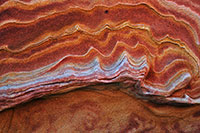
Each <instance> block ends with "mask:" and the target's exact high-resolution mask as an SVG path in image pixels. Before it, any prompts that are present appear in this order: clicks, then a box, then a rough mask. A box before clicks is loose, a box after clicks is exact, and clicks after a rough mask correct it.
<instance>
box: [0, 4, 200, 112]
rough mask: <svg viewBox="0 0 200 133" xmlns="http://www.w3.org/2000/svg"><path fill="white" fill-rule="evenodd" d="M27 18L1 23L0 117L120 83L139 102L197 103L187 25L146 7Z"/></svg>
mask: <svg viewBox="0 0 200 133" xmlns="http://www.w3.org/2000/svg"><path fill="white" fill-rule="evenodd" d="M36 2H37V1H36ZM163 2H164V1H163ZM6 3H9V1H8V2H6ZM6 3H4V4H3V6H6ZM169 3H170V2H169ZM182 4H184V3H182ZM10 8H11V7H8V8H7V9H10ZM2 10H3V9H2ZM20 10H21V9H20ZM22 10H24V9H22ZM33 10H35V9H33ZM30 11H31V10H30ZM27 12H29V11H27ZM33 14H34V13H33ZM2 18H4V17H2ZM33 18H34V17H33ZM33 18H29V20H28V19H27V21H26V20H25V21H24V20H22V22H23V21H24V22H23V23H22V22H21V20H20V19H18V20H19V23H17V22H14V23H13V22H12V23H11V22H8V23H5V21H4V20H2V25H1V26H0V110H3V109H5V108H8V107H12V106H14V105H16V104H19V103H22V102H26V101H27V100H30V99H33V98H37V97H41V96H44V95H48V94H55V93H61V92H67V91H71V90H73V89H77V88H80V87H84V86H88V85H93V84H96V83H113V82H124V83H126V82H127V81H131V82H130V83H131V85H130V86H131V88H132V89H133V90H134V89H139V92H136V93H140V94H141V93H142V95H144V96H148V95H153V96H154V95H156V96H161V97H163V98H164V99H165V100H167V101H175V102H180V103H190V104H194V103H200V98H199V97H200V87H199V86H200V79H199V68H200V67H199V66H200V60H199V59H200V49H199V46H198V45H197V44H198V41H199V40H198V35H196V33H197V31H195V30H193V28H192V27H191V26H189V25H188V24H187V23H185V22H183V21H178V20H176V19H174V17H172V16H164V15H162V14H159V13H158V12H157V11H156V10H154V9H153V8H151V7H150V6H149V5H147V4H139V5H134V6H132V5H122V4H120V5H116V6H112V7H105V6H95V7H94V8H92V9H91V10H85V9H80V8H69V9H68V10H66V11H63V12H57V13H54V14H48V15H47V16H44V17H41V18H39V19H37V20H34V19H33ZM31 19H33V20H31ZM5 20H6V19H5ZM16 20H17V19H16ZM18 20H17V21H18ZM138 83H139V86H137V88H134V87H135V86H136V85H138ZM133 93H135V92H133Z"/></svg>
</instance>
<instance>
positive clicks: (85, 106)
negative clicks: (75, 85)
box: [0, 85, 200, 133]
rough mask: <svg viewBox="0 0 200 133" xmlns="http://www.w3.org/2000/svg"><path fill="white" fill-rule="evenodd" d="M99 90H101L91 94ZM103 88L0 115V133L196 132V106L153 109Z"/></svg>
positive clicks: (44, 100)
mask: <svg viewBox="0 0 200 133" xmlns="http://www.w3.org/2000/svg"><path fill="white" fill-rule="evenodd" d="M94 88H102V89H105V90H101V91H99V90H94ZM114 88H118V87H117V85H107V86H105V85H103V86H98V87H94V86H93V90H92V91H91V88H87V90H77V91H73V92H70V93H66V94H62V95H54V96H50V97H46V98H41V99H38V100H34V101H31V102H29V103H26V104H22V105H20V106H17V107H15V108H12V109H8V110H5V111H3V112H1V113H0V119H1V122H0V131H1V132H9V133H12V132H105V133H107V132H120V133H126V132H131V133H132V132H152V133H153V132H159V133H168V132H173V133H175V132H176V133H180V132H184V133H191V132H192V133H195V132H199V131H200V123H199V120H200V106H197V105H196V106H183V107H181V106H179V107H177V106H169V105H157V104H153V103H149V102H146V101H142V100H141V99H136V98H134V97H131V96H129V95H127V94H126V93H122V92H121V91H119V90H112V89H114Z"/></svg>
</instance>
